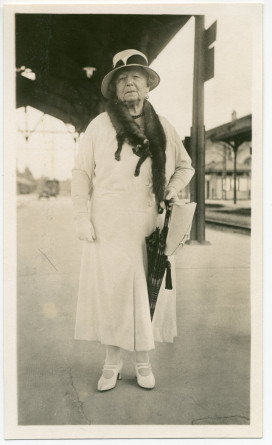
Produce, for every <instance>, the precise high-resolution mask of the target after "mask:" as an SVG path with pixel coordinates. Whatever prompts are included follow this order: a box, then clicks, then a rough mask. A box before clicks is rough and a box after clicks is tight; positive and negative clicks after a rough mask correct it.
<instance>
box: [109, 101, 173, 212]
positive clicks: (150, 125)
mask: <svg viewBox="0 0 272 445" xmlns="http://www.w3.org/2000/svg"><path fill="white" fill-rule="evenodd" d="M106 111H107V113H108V115H109V117H110V120H111V123H112V125H113V127H114V128H115V130H116V139H117V150H116V152H115V159H116V161H120V159H121V150H122V146H123V143H124V142H125V141H127V142H128V143H129V144H130V145H131V146H132V150H133V153H135V154H136V155H137V156H139V158H140V159H139V161H138V163H137V166H136V169H135V173H134V175H135V176H138V175H139V174H140V169H141V165H142V163H143V162H144V161H145V160H146V158H147V157H148V156H150V158H151V159H152V183H153V193H154V194H155V197H156V202H157V207H158V211H159V212H161V211H162V210H161V208H160V202H161V201H163V199H164V192H165V162H166V154H165V149H166V136H165V133H164V130H163V127H162V125H161V123H160V120H159V117H158V115H157V114H156V112H155V110H154V108H153V107H152V105H151V103H150V102H148V101H147V100H145V101H144V109H143V111H144V120H145V128H144V132H143V131H142V129H141V128H140V126H139V125H138V124H137V123H136V122H135V120H133V119H132V117H131V115H130V114H129V111H128V108H127V106H126V105H125V104H124V103H123V102H121V101H117V102H116V100H115V101H114V100H109V101H108V103H107V107H106Z"/></svg>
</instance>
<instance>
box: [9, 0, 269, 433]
mask: <svg viewBox="0 0 272 445" xmlns="http://www.w3.org/2000/svg"><path fill="white" fill-rule="evenodd" d="M120 3H121V2H120ZM245 7H246V8H247V11H249V9H250V10H251V11H252V14H253V16H254V17H255V19H256V20H255V24H256V28H255V35H254V54H255V56H256V59H255V62H256V63H254V65H253V85H254V88H253V89H252V103H253V107H252V109H253V110H254V111H253V113H252V118H253V146H258V147H262V5H261V4H260V3H259V4H256V3H255V4H252V3H246V5H245V4H244V3H241V4H237V3H236V4H229V3H225V4H222V3H219V2H216V3H213V4H212V3H210V4H202V3H200V4H192V3H191V4H184V3H183V4H159V3H156V11H155V12H154V3H153V5H152V4H146V3H144V4H143V5H141V4H140V2H139V3H137V4H122V6H121V7H120V4H119V5H117V4H111V3H110V4H107V13H110V12H111V11H112V13H120V12H121V13H125V12H126V13H130V14H134V13H141V11H142V13H150V14H152V13H153V14H154V13H156V14H157V13H170V11H171V13H173V14H205V13H207V12H208V11H210V10H211V8H212V12H213V14H216V12H217V11H218V13H219V12H220V13H221V14H222V8H225V11H226V10H227V13H229V14H231V13H232V11H235V13H236V14H238V13H243V11H244V8H245ZM94 9H95V12H96V13H103V12H105V4H102V3H101V4H99V5H95V4H88V5H73V4H67V5H64V4H61V5H56V4H48V3H45V4H43V5H38V4H34V5H33V4H32V5H21V4H20V5H19V4H18V5H11V4H9V5H7V6H5V7H4V85H5V88H4V148H5V152H4V230H5V236H4V258H5V277H4V278H5V290H4V293H5V302H4V341H5V350H4V352H5V356H4V370H5V377H4V387H5V389H6V390H5V438H6V439H50V438H51V439H53V438H54V439H64V438H67V439H73V438H75V439H78V438H129V437H130V438H143V437H145V438H255V437H256V438H258V437H261V436H262V397H261V394H262V366H261V363H262V301H261V298H260V296H261V294H262V291H261V289H262V190H261V187H262V157H261V155H260V152H258V154H256V153H254V150H253V171H252V183H253V187H252V255H251V258H252V262H251V293H252V294H251V295H252V297H251V304H252V308H254V310H252V325H251V328H252V331H251V332H252V343H251V354H252V362H251V416H250V417H251V424H250V425H241V426H239V425H222V426H221V425H220V426H219V425H204V426H198V425H192V426H191V425H137V426H135V425H133V426H132V425H127V426H126V425H117V426H112V425H107V426H105V425H61V426H43V425H39V426H18V425H17V414H16V412H17V390H16V381H17V370H16V236H15V234H16V202H15V200H16V178H15V174H16V168H15V166H16V153H15V150H10V149H8V147H15V146H16V144H15V134H16V127H15V108H14V104H15V70H14V66H15V52H14V48H15V32H14V14H15V13H16V12H29V13H34V12H39V13H49V12H50V13H60V12H61V13H66V14H69V13H79V12H80V13H90V12H94ZM224 13H225V12H224ZM260 151H261V150H260ZM253 253H254V254H253ZM7 388H8V391H7Z"/></svg>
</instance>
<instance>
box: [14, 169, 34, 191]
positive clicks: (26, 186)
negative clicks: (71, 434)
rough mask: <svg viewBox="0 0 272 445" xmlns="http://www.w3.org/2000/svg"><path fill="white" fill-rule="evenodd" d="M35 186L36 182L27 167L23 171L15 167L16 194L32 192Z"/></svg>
mask: <svg viewBox="0 0 272 445" xmlns="http://www.w3.org/2000/svg"><path fill="white" fill-rule="evenodd" d="M36 187H37V183H36V181H35V179H34V177H33V175H32V173H31V171H30V170H29V168H28V167H26V168H25V171H24V172H23V173H21V172H19V170H18V169H16V189H17V194H27V193H32V192H34V191H35V190H36Z"/></svg>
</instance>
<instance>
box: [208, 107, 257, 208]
mask: <svg viewBox="0 0 272 445" xmlns="http://www.w3.org/2000/svg"><path fill="white" fill-rule="evenodd" d="M251 132H252V130H251V115H248V116H245V117H243V118H241V119H237V117H236V112H235V111H233V113H232V121H231V122H229V123H227V124H224V125H221V126H219V127H216V128H213V129H211V130H208V131H206V155H205V156H206V157H205V197H206V199H215V200H216V199H219V200H221V199H225V200H235V201H236V199H237V200H242V199H245V200H248V199H250V197H251V153H252V148H251V147H252V146H251V138H252V137H251Z"/></svg>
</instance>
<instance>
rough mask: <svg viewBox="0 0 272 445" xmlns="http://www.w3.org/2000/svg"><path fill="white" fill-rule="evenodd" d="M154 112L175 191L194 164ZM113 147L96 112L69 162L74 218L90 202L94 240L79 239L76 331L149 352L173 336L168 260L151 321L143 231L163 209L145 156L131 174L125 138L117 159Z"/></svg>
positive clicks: (106, 121)
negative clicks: (72, 162)
mask: <svg viewBox="0 0 272 445" xmlns="http://www.w3.org/2000/svg"><path fill="white" fill-rule="evenodd" d="M159 118H160V121H161V124H162V126H163V128H164V131H165V134H166V139H167V146H166V179H167V183H168V187H170V186H171V187H175V188H176V190H177V191H180V190H181V189H183V188H184V187H185V186H186V185H187V184H188V182H189V181H190V179H191V177H192V175H193V172H194V169H193V168H192V166H191V160H190V158H189V156H188V154H187V152H186V150H185V149H184V147H183V145H182V142H181V140H180V138H179V136H178V135H177V133H176V131H175V129H174V128H173V127H172V126H171V125H170V124H169V123H168V121H167V120H166V119H165V118H163V117H160V116H159ZM116 149H117V141H116V133H115V129H114V128H113V126H112V124H111V121H110V118H109V116H108V114H107V113H102V114H100V115H99V116H98V117H96V118H95V119H94V120H93V121H92V122H91V123H90V125H89V126H88V128H87V130H86V132H85V134H84V136H83V138H82V140H81V143H80V147H79V151H78V154H77V157H76V162H75V167H74V169H73V179H72V199H73V204H74V212H75V218H78V217H79V216H80V215H81V216H82V215H84V213H86V212H87V207H88V217H89V218H90V220H91V222H92V224H93V226H94V229H95V233H96V240H95V241H94V242H93V243H88V242H87V241H86V242H84V244H83V252H82V261H81V269H80V279H79V291H78V303H77V314H76V327H75V338H76V339H80V340H90V341H100V342H101V343H102V344H106V345H115V346H119V347H121V348H123V349H126V350H128V351H134V350H136V351H148V350H151V349H154V347H155V344H154V341H166V342H173V339H174V337H175V336H176V335H177V327H176V286H175V267H174V259H173V258H171V259H170V261H171V262H172V279H173V290H165V284H164V282H163V283H162V287H161V291H160V294H159V297H158V301H157V306H156V310H155V314H154V317H153V321H152V323H151V320H150V312H149V302H148V293H147V284H146V272H147V260H146V247H145V237H146V236H148V235H150V234H151V233H152V231H153V230H154V229H155V228H156V226H157V225H162V223H163V218H164V216H163V215H158V213H157V208H156V202H155V196H154V194H153V192H152V175H151V159H150V158H147V159H146V160H145V161H144V163H143V164H142V166H141V171H140V175H139V176H137V177H135V176H134V171H135V167H136V164H137V162H138V160H139V157H138V156H136V155H135V154H134V153H133V151H132V148H131V146H130V145H128V144H127V143H124V145H123V148H122V152H121V160H120V161H116V160H115V157H114V153H115V151H116ZM169 181H170V182H169ZM88 201H89V203H88ZM87 204H88V205H87Z"/></svg>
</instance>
